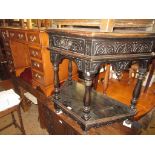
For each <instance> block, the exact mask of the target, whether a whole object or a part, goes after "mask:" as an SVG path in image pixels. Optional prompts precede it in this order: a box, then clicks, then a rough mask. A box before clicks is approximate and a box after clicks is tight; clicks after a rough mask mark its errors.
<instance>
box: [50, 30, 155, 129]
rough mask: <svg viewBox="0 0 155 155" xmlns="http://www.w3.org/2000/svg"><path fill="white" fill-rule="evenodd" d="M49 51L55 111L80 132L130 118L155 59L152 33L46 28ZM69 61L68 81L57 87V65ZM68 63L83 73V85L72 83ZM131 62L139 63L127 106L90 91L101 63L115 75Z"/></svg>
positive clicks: (154, 40) (153, 35)
mask: <svg viewBox="0 0 155 155" xmlns="http://www.w3.org/2000/svg"><path fill="white" fill-rule="evenodd" d="M47 32H48V34H49V49H50V52H51V62H52V63H53V66H54V88H55V90H54V95H53V96H52V100H53V102H54V106H55V108H56V111H57V112H58V113H59V112H60V111H61V110H62V111H63V112H64V113H66V114H67V115H69V116H70V117H71V118H73V119H74V120H76V121H77V122H78V123H79V124H80V125H81V128H82V129H83V130H88V129H89V128H91V127H99V126H101V125H104V124H109V123H112V122H115V121H120V120H125V119H132V118H133V116H134V115H135V114H136V103H137V100H138V97H139V94H140V91H141V86H142V81H143V79H144V77H145V73H146V71H147V69H148V65H149V63H150V61H151V60H152V59H153V58H154V57H155V52H154V51H155V50H154V49H155V33H146V32H145V33H142V32H139V33H138V32H136V33H127V32H126V33H122V32H121V33H118V32H117V33H114V32H113V33H109V32H108V33H105V32H100V31H96V30H90V29H89V30H88V29H82V30H81V29H80V30H79V29H65V28H64V29H63V28H61V29H49V30H47ZM66 58H67V59H69V60H70V61H69V65H68V80H67V81H66V82H65V83H64V84H63V85H62V86H61V87H60V86H59V76H58V72H59V64H60V63H61V62H62V60H63V59H66ZM72 61H74V62H76V64H77V67H78V70H79V71H81V72H82V73H83V76H84V84H81V83H79V82H77V81H73V80H72V78H71V77H72ZM132 63H139V66H140V68H139V74H138V78H137V83H136V86H135V88H134V91H133V95H132V99H131V105H130V107H128V106H127V105H125V104H123V103H121V102H119V101H117V100H114V99H112V98H111V97H109V96H106V95H102V94H100V93H99V92H96V91H95V90H94V89H93V88H92V81H93V78H94V77H95V75H96V74H97V73H98V71H99V69H100V66H101V65H102V64H111V65H112V67H113V69H114V70H115V71H116V72H117V75H118V76H119V75H120V73H121V71H123V70H126V69H128V68H129V67H130V65H131V64H132Z"/></svg>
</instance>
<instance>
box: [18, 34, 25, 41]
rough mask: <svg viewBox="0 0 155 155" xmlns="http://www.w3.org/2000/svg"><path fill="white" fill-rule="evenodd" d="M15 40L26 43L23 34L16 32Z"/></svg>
mask: <svg viewBox="0 0 155 155" xmlns="http://www.w3.org/2000/svg"><path fill="white" fill-rule="evenodd" d="M17 39H18V40H21V41H26V36H25V33H24V32H18V33H17Z"/></svg>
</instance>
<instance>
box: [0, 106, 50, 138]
mask: <svg viewBox="0 0 155 155" xmlns="http://www.w3.org/2000/svg"><path fill="white" fill-rule="evenodd" d="M21 112H22V118H23V124H24V128H25V131H26V134H27V135H47V134H48V132H47V131H46V130H45V129H41V128H40V124H39V121H38V105H35V104H32V106H31V108H30V109H29V111H27V112H23V110H22V109H21ZM15 118H16V120H17V122H18V117H17V113H16V112H15ZM11 121H12V118H11V115H7V116H5V117H3V118H0V128H2V127H4V126H5V125H7V124H9V123H10V122H11ZM20 134H21V131H20V130H19V129H18V128H15V127H14V125H12V126H11V127H9V128H7V129H5V130H3V131H1V132H0V135H20Z"/></svg>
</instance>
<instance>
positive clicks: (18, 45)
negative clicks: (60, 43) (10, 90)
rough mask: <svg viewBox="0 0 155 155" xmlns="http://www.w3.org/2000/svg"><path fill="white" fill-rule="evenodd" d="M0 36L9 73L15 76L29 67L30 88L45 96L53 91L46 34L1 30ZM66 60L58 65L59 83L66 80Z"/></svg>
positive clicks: (32, 31)
mask: <svg viewBox="0 0 155 155" xmlns="http://www.w3.org/2000/svg"><path fill="white" fill-rule="evenodd" d="M0 30H1V35H2V38H3V42H4V45H5V52H6V54H7V56H8V67H9V68H10V72H13V71H14V72H15V74H16V76H17V77H18V76H20V74H21V73H22V72H23V71H24V69H25V68H28V67H31V71H32V86H33V87H34V88H36V87H40V88H41V90H42V91H43V92H44V94H45V95H46V96H49V95H51V93H52V92H53V90H54V83H53V78H54V77H53V66H52V63H51V61H50V52H49V50H48V49H47V48H48V45H49V38H48V34H47V33H46V32H45V31H44V30H39V29H20V28H1V29H0ZM64 68H68V60H64V61H63V63H62V64H61V65H60V70H59V74H60V82H62V81H64V80H65V79H67V76H68V71H67V70H65V71H64ZM73 78H77V67H76V65H75V64H73Z"/></svg>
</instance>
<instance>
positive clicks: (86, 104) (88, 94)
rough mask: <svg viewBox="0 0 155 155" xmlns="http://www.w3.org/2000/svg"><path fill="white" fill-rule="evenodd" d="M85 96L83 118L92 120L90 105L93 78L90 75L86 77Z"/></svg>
mask: <svg viewBox="0 0 155 155" xmlns="http://www.w3.org/2000/svg"><path fill="white" fill-rule="evenodd" d="M84 78H85V94H84V98H83V103H84V106H83V116H82V118H84V120H86V121H87V120H89V119H90V117H91V116H90V103H91V86H92V78H91V77H90V76H89V75H85V76H84Z"/></svg>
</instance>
